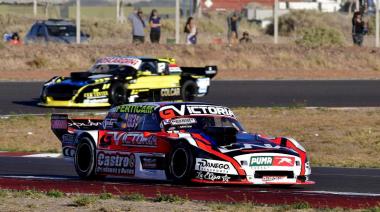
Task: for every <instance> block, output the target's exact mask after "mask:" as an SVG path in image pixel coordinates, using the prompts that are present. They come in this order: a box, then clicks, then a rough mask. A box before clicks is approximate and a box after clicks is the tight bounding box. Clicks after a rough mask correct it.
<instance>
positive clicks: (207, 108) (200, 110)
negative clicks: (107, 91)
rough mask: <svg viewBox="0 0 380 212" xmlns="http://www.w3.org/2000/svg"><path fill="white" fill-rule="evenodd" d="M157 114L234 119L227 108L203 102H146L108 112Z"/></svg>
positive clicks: (126, 105)
mask: <svg viewBox="0 0 380 212" xmlns="http://www.w3.org/2000/svg"><path fill="white" fill-rule="evenodd" d="M154 111H157V112H159V114H160V117H161V118H162V119H171V118H174V117H179V116H191V115H210V116H227V117H233V118H234V117H235V115H234V113H233V112H232V111H231V109H229V108H228V107H224V106H219V105H214V104H208V103H203V102H146V103H131V104H125V105H120V106H117V107H114V108H112V109H111V110H110V112H121V113H153V112H154Z"/></svg>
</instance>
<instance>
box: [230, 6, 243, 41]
mask: <svg viewBox="0 0 380 212" xmlns="http://www.w3.org/2000/svg"><path fill="white" fill-rule="evenodd" d="M240 20H241V17H240V15H239V14H238V12H237V11H235V12H233V13H232V14H231V15H230V16H228V17H227V26H228V34H227V37H228V42H229V43H231V41H232V42H234V40H233V39H239V33H238V30H239V22H240ZM234 36H235V37H234Z"/></svg>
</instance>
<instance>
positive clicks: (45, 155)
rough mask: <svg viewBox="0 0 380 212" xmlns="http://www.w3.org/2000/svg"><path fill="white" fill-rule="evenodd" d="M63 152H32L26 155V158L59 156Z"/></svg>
mask: <svg viewBox="0 0 380 212" xmlns="http://www.w3.org/2000/svg"><path fill="white" fill-rule="evenodd" d="M61 156H62V154H61V153H40V154H30V155H24V156H22V157H24V158H59V157H61Z"/></svg>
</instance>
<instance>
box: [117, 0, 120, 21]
mask: <svg viewBox="0 0 380 212" xmlns="http://www.w3.org/2000/svg"><path fill="white" fill-rule="evenodd" d="M116 22H117V23H119V22H120V0H116Z"/></svg>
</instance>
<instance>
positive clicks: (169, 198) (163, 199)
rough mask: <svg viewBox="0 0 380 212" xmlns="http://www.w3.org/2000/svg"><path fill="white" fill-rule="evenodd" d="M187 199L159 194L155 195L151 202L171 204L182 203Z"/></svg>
mask: <svg viewBox="0 0 380 212" xmlns="http://www.w3.org/2000/svg"><path fill="white" fill-rule="evenodd" d="M186 200H187V199H186V198H182V197H180V196H178V195H174V194H161V193H157V195H156V197H155V198H154V199H153V202H171V203H181V204H182V203H184V202H185V201H186Z"/></svg>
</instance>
